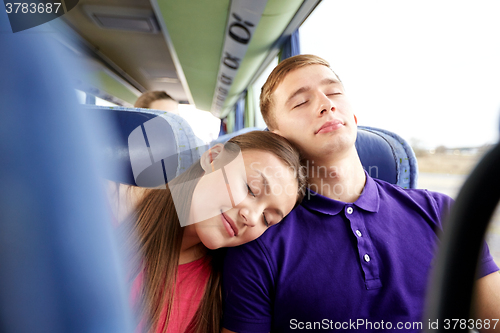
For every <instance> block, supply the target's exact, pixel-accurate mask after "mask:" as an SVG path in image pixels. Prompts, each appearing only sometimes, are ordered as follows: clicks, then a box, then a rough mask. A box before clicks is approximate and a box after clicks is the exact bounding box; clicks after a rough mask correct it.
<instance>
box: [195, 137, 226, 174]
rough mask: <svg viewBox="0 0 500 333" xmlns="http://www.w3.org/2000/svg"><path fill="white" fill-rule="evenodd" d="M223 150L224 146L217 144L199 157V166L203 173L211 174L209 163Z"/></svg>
mask: <svg viewBox="0 0 500 333" xmlns="http://www.w3.org/2000/svg"><path fill="white" fill-rule="evenodd" d="M223 150H224V145H223V144H222V143H218V144H216V145H215V146H213V147H212V148H209V149H208V150H207V151H206V152H204V153H203V155H201V158H200V164H201V167H202V168H203V170H205V172H212V166H211V163H212V162H213V161H214V160H215V159H216V158H217V156H219V154H220V153H222V151H223Z"/></svg>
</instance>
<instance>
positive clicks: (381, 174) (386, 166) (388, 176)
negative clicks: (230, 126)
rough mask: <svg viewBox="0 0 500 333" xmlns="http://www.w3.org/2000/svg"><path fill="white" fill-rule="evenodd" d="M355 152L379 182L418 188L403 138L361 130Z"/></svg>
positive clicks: (415, 170)
mask: <svg viewBox="0 0 500 333" xmlns="http://www.w3.org/2000/svg"><path fill="white" fill-rule="evenodd" d="M252 130H261V129H259V128H245V129H243V130H241V131H238V132H235V133H229V134H226V135H223V136H221V137H219V138H217V139H216V140H214V141H212V143H210V145H213V144H216V143H224V142H226V141H227V140H229V139H230V138H232V137H234V136H236V135H239V134H243V133H246V132H250V131H252ZM356 149H357V150H358V154H359V158H360V160H361V164H362V165H363V168H364V169H365V170H366V172H368V174H369V175H370V176H371V177H373V178H377V179H381V180H385V181H386V182H389V183H391V184H396V185H399V186H401V187H402V188H416V187H417V178H418V166H417V159H416V157H415V153H414V152H413V149H412V148H411V147H410V145H409V144H408V143H407V142H406V141H405V140H404V139H403V138H401V137H400V136H398V135H397V134H395V133H392V132H390V131H386V130H383V129H378V128H373V127H366V126H358V136H357V139H356Z"/></svg>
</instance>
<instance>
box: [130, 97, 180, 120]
mask: <svg viewBox="0 0 500 333" xmlns="http://www.w3.org/2000/svg"><path fill="white" fill-rule="evenodd" d="M134 106H135V107H136V108H143V109H154V110H163V111H167V112H172V113H175V114H177V115H179V103H178V102H177V101H176V100H175V99H173V98H172V96H170V95H169V94H167V93H166V92H164V91H148V92H145V93H144V94H142V95H141V96H140V97H139V98H138V99H137V101H136V102H135V104H134Z"/></svg>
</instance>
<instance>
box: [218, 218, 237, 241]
mask: <svg viewBox="0 0 500 333" xmlns="http://www.w3.org/2000/svg"><path fill="white" fill-rule="evenodd" d="M220 216H221V219H222V224H224V227H225V228H226V231H227V233H228V234H229V236H231V237H233V236H238V228H237V227H236V225H235V224H234V221H233V220H231V218H230V217H229V216H227V215H226V214H224V213H222V212H221V214H220Z"/></svg>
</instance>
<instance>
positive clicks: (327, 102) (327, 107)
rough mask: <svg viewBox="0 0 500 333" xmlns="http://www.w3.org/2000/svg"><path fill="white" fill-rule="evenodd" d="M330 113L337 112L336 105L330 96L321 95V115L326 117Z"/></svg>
mask: <svg viewBox="0 0 500 333" xmlns="http://www.w3.org/2000/svg"><path fill="white" fill-rule="evenodd" d="M328 111H335V104H334V103H333V101H332V100H331V99H329V98H328V96H326V95H325V94H323V93H321V95H320V106H319V114H320V115H324V114H327V113H328Z"/></svg>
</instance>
